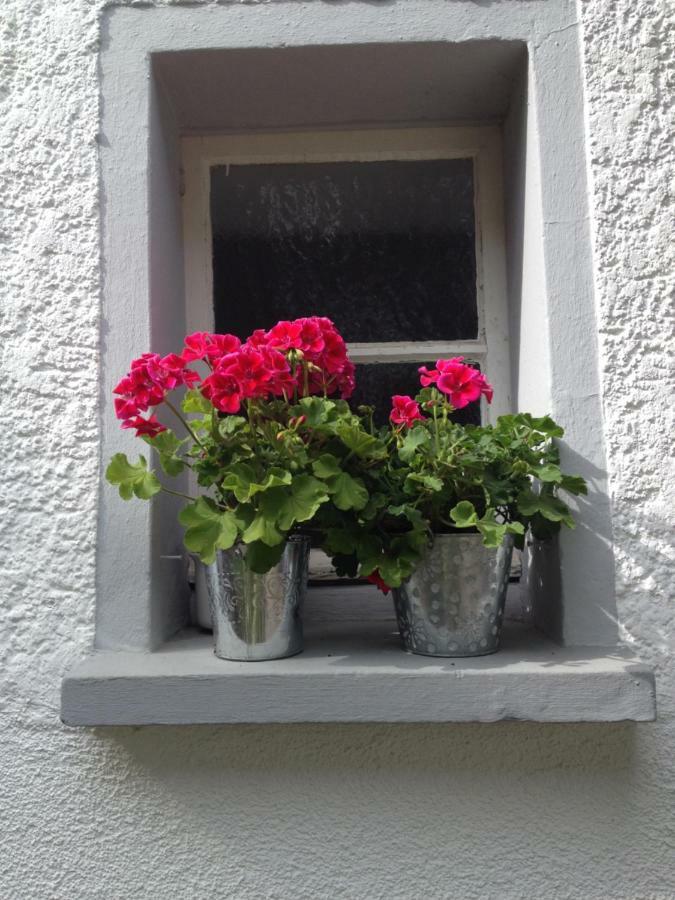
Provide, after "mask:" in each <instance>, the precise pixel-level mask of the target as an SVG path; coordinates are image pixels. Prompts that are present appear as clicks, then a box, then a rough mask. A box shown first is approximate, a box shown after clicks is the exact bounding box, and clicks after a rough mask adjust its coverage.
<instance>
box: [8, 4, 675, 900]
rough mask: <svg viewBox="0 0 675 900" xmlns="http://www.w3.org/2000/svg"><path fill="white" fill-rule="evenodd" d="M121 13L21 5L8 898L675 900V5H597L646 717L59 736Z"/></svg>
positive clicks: (599, 142) (592, 65)
mask: <svg viewBox="0 0 675 900" xmlns="http://www.w3.org/2000/svg"><path fill="white" fill-rule="evenodd" d="M510 2H515V0H510ZM146 5H148V4H146ZM102 6H103V3H102V2H99V0H2V2H1V3H0V65H1V66H2V76H1V77H0V197H1V198H2V204H1V205H2V207H3V211H2V215H3V221H2V225H0V248H1V251H2V270H1V272H0V285H1V287H0V311H1V315H2V320H1V324H0V329H1V331H0V353H1V354H2V382H1V383H2V391H1V393H0V402H2V406H3V410H2V418H1V420H0V421H2V423H3V424H2V428H1V430H0V440H1V441H2V455H1V457H0V459H2V465H1V466H0V484H1V485H2V506H1V509H2V529H1V533H0V567H1V569H2V573H1V574H2V581H1V582H0V583H1V584H2V589H1V593H2V607H3V615H2V617H1V619H0V629H1V633H0V654H1V665H2V674H3V685H2V690H1V691H0V723H1V726H2V727H1V728H0V826H1V827H0V897H1V898H3V900H4V898H8V900H35V898H40V900H41V898H57V900H61V898H64V900H66V898H67V900H82V898H84V900H90V898H102V900H103V898H105V900H108V898H110V900H126V898H133V900H137V898H153V900H154V898H158V900H160V898H161V900H164V898H171V900H173V898H179V900H182V898H201V897H212V896H213V897H216V896H217V897H228V898H230V897H231V898H237V900H239V898H241V900H248V898H261V897H269V898H283V900H287V898H326V900H328V898H330V900H333V898H339V897H344V898H368V900H370V898H380V897H382V898H387V900H390V898H392V900H393V898H405V900H413V898H418V897H420V898H425V900H427V898H446V897H457V898H460V900H465V898H466V900H472V898H477V900H478V898H480V900H486V898H499V900H508V898H539V897H546V898H574V900H577V898H578V900H593V898H597V900H618V898H635V900H647V898H674V897H675V817H674V816H673V804H674V802H675V768H674V764H673V760H674V758H675V720H674V713H675V700H673V691H674V689H675V678H674V676H673V657H674V656H675V632H674V631H673V620H674V610H675V606H674V605H673V596H672V593H671V595H670V596H669V591H672V587H671V584H672V580H673V559H672V553H673V548H672V540H671V541H670V542H669V540H668V533H667V530H668V528H671V539H672V509H673V501H674V500H675V498H674V497H673V491H672V481H673V471H672V464H671V465H670V468H669V463H668V453H669V452H670V448H671V442H672V437H670V438H669V436H668V434H667V421H668V418H669V416H670V424H671V430H672V415H671V414H670V413H669V412H668V410H669V409H670V408H672V391H673V381H672V370H671V371H670V372H669V370H668V356H667V349H668V340H669V334H671V333H672V329H673V322H672V287H673V284H672V276H671V277H670V280H669V275H668V271H669V269H670V270H671V271H672V263H673V258H672V253H671V249H670V235H669V231H670V230H671V229H672V224H673V223H672V195H669V193H668V191H669V178H672V175H673V155H672V147H671V146H670V145H669V137H670V138H671V139H672V135H669V129H672V124H673V123H672V121H669V117H670V113H669V108H668V95H669V87H670V89H671V90H672V81H673V69H672V56H673V51H674V50H675V47H674V41H673V36H672V34H673V32H672V31H671V34H670V35H668V33H667V28H666V26H667V22H666V18H667V14H668V13H669V14H670V17H671V22H670V26H671V29H672V28H673V27H674V26H675V8H674V7H673V2H672V0H661V2H653V0H587V2H585V3H583V4H582V7H581V14H582V17H583V24H584V33H585V38H584V41H585V48H584V49H585V56H586V70H587V71H586V82H587V102H588V122H589V133H590V157H591V159H590V164H591V174H592V179H593V184H594V196H593V205H594V229H595V242H596V243H595V251H596V272H597V288H598V304H599V308H600V319H601V323H602V335H601V338H602V353H603V361H602V374H603V388H604V392H605V407H606V420H607V421H606V427H607V430H608V443H609V451H610V471H611V476H612V485H613V498H614V504H615V516H616V542H617V560H618V591H619V611H620V617H621V621H622V623H623V626H624V627H625V634H626V636H627V637H628V639H630V640H632V641H634V642H635V644H636V646H637V648H638V649H639V651H640V652H641V653H642V654H643V655H644V656H645V657H646V658H648V659H649V660H651V661H652V662H653V663H654V664H655V665H656V666H657V668H658V686H659V702H660V717H659V721H658V723H657V724H655V725H645V726H641V727H639V728H634V727H630V726H624V725H616V726H610V727H607V726H578V727H570V726H546V727H542V726H534V725H498V726H462V727H457V726H447V727H438V726H434V727H427V726H417V727H410V728H405V727H391V728H389V727H382V726H377V727H373V726H353V727H352V726H348V727H339V728H338V727H326V726H320V727H319V726H317V727H277V728H272V727H265V728H258V727H246V728H233V727H223V728H205V727H203V728H192V729H188V728H183V729H164V730H160V729H151V728H148V729H140V730H134V729H121V730H116V731H114V732H106V731H104V730H100V731H98V732H93V733H92V732H88V731H76V730H68V729H65V728H63V727H62V726H60V724H59V722H58V714H57V710H58V705H59V686H60V685H59V681H60V676H61V674H62V672H63V671H64V670H65V669H66V668H67V667H68V666H69V665H70V664H71V663H72V662H74V661H75V660H76V659H78V658H80V657H81V656H82V655H83V654H84V653H85V652H86V651H87V650H88V648H89V647H90V645H91V641H92V637H93V610H94V540H95V537H94V536H95V532H96V514H97V478H98V471H97V447H98V444H97V441H98V434H97V424H96V409H97V390H98V388H97V385H98V372H97V364H98V340H99V321H98V317H99V279H100V270H99V262H98V253H99V246H98V239H99V236H98V222H99V208H98V203H99V200H98V195H97V156H96V146H97V145H96V132H97V121H98V86H97V67H96V53H97V35H98V17H99V15H100V12H101V8H102ZM451 6H452V3H451V2H449V3H448V8H449V10H450V9H451ZM353 8H354V6H353V4H345V9H344V12H345V15H349V14H350V9H353ZM669 66H670V69H669ZM669 80H670V85H669ZM669 317H670V318H669ZM672 349H673V348H672V342H671V345H670V350H671V351H672ZM583 364H584V361H583V360H580V361H579V365H583ZM669 379H670V380H669ZM592 424H593V423H589V427H592ZM669 491H670V494H669V497H668V496H667V495H668V492H669ZM669 554H670V555H669Z"/></svg>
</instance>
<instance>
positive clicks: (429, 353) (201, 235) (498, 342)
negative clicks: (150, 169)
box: [181, 125, 512, 423]
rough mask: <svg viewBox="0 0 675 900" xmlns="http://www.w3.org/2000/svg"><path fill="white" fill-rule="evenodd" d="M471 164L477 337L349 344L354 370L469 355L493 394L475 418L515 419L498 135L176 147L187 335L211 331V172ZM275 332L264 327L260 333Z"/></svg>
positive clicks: (491, 129)
mask: <svg viewBox="0 0 675 900" xmlns="http://www.w3.org/2000/svg"><path fill="white" fill-rule="evenodd" d="M457 158H464V159H466V158H471V159H472V160H473V163H474V212H475V232H476V248H475V249H476V305H477V312H478V337H477V338H476V339H475V340H461V341H397V342H378V343H362V342H356V343H354V342H353V343H350V344H349V353H350V356H351V358H352V360H353V362H354V363H378V362H392V363H393V362H414V361H419V362H420V363H422V362H427V361H429V360H435V359H439V358H442V357H450V356H460V355H461V356H466V357H468V358H470V359H472V360H476V361H477V362H478V363H479V364H480V366H481V370H482V371H483V372H484V373H485V375H486V377H487V379H488V380H489V381H490V382H491V383H492V384H494V385H495V387H496V391H495V398H494V402H493V403H492V404H486V403H485V400H484V399H483V400H482V401H481V403H482V409H481V419H482V421H483V422H488V423H491V422H494V421H495V419H496V418H497V416H499V415H502V414H504V413H508V412H511V411H512V405H511V402H512V401H511V369H510V354H509V327H508V296H507V279H506V245H505V230H504V214H503V184H502V146H501V132H500V129H499V128H498V127H497V126H493V125H485V126H474V127H464V126H459V127H458V126H437V127H431V128H427V127H425V128H387V129H374V128H373V129H362V130H339V131H338V130H330V131H328V130H326V131H320V130H316V131H288V132H252V133H248V134H220V135H206V136H194V135H188V136H184V137H182V138H181V195H182V208H183V248H184V271H185V307H186V324H187V328H188V332H192V331H213V330H214V308H213V264H212V228H211V216H210V202H209V201H210V169H211V168H212V167H213V166H236V165H255V164H274V163H280V164H281V163H310V164H311V163H321V162H324V163H325V162H378V161H385V160H434V159H457ZM270 324H272V323H264V322H261V325H262V326H265V325H270Z"/></svg>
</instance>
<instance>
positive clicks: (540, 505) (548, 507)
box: [516, 491, 574, 528]
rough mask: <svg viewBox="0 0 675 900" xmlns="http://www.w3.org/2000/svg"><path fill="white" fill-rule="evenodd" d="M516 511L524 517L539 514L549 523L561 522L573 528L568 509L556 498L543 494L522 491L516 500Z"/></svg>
mask: <svg viewBox="0 0 675 900" xmlns="http://www.w3.org/2000/svg"><path fill="white" fill-rule="evenodd" d="M516 502H517V506H518V510H519V511H520V512H521V513H522V514H523V515H524V516H533V515H536V514H537V513H539V515H541V516H543V517H544V518H545V519H548V520H549V522H561V523H562V524H563V525H566V526H567V527H568V528H574V519H573V518H572V515H571V513H570V511H569V508H568V507H567V506H566V504H564V503H563V502H562V500H560V499H559V498H558V497H554V496H553V494H550V493H546V492H543V491H542V493H541V494H535V493H534V492H533V491H522V492H521V493H520V494H518V498H517V501H516Z"/></svg>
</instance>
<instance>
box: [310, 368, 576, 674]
mask: <svg viewBox="0 0 675 900" xmlns="http://www.w3.org/2000/svg"><path fill="white" fill-rule="evenodd" d="M420 381H421V386H422V389H421V390H420V392H419V394H418V395H417V397H416V398H414V399H413V398H412V397H409V396H401V395H395V396H394V397H393V398H392V402H393V409H392V411H391V414H390V425H389V428H388V429H383V430H381V431H380V432H379V433H377V434H373V439H374V440H375V441H376V443H377V446H380V445H381V446H384V447H385V448H386V454H387V455H386V459H387V461H386V464H384V465H382V464H377V465H372V464H371V462H370V461H369V460H368V459H364V458H363V457H362V458H360V459H359V460H356V461H354V460H348V463H352V465H353V464H354V462H356V463H357V465H356V470H357V472H358V477H361V478H362V480H363V481H364V484H365V485H366V489H367V490H368V492H369V495H370V501H369V504H368V505H367V506H366V507H365V508H364V509H362V510H359V511H356V510H350V511H348V512H346V513H342V514H339V511H336V510H334V509H333V510H326V513H325V515H322V517H321V518H322V520H326V519H328V520H329V521H328V525H327V527H326V528H325V533H324V545H325V547H326V549H327V550H328V552H329V553H331V554H332V555H333V558H334V561H335V563H336V566H337V567H338V569H340V570H341V571H343V572H344V573H348V574H355V573H356V572H358V573H359V574H360V575H362V576H365V577H367V578H368V579H369V580H371V581H372V582H374V583H375V584H377V585H378V586H379V587H380V588H381V589H382V590H384V591H388V590H389V589H390V588H391V589H392V590H393V595H394V603H395V607H396V613H397V618H398V622H399V627H400V631H401V636H402V638H403V642H404V645H405V647H406V649H407V650H409V651H411V652H413V653H420V654H424V655H432V656H475V655H483V654H486V653H492V652H494V651H495V650H497V649H498V646H499V637H500V630H501V622H502V618H503V610H504V600H505V595H506V587H507V584H508V579H509V571H510V562H511V553H512V549H513V546H514V545H516V546H522V545H523V540H524V535H525V533H526V531H527V530H528V529H529V530H530V532H531V533H532V535H533V536H534V537H535V538H537V539H548V538H550V537H552V535H553V534H555V533H556V532H557V531H558V530H559V528H560V526H561V525H564V526H566V527H568V528H572V527H574V521H573V519H572V515H571V513H570V510H569V508H568V507H567V505H566V504H565V502H564V501H563V500H562V499H561V497H560V496H559V492H560V491H566V492H568V493H571V494H581V493H585V492H586V484H585V482H584V480H583V479H582V478H580V477H578V476H572V475H566V474H564V473H563V472H562V471H561V469H560V459H559V453H558V448H557V447H556V445H555V443H554V439H555V438H557V437H561V436H562V434H563V430H562V428H560V427H559V426H558V425H556V423H555V422H553V420H552V419H551V418H550V417H548V416H544V417H541V418H534V417H533V416H531V415H528V414H526V413H520V414H517V415H507V416H501V417H500V418H499V419H498V420H497V422H496V423H495V425H485V426H473V425H460V424H457V423H455V422H453V420H452V418H451V415H452V413H453V412H454V411H455V410H457V409H462V408H463V407H465V406H467V405H468V404H469V403H475V402H477V401H478V400H479V399H480V398H481V397H485V398H486V400H487V402H491V400H492V393H493V392H492V387H491V386H490V385H489V384H488V382H487V381H486V379H485V377H484V376H483V375H482V374H481V373H480V371H478V370H477V369H476V368H475V367H473V366H470V365H468V364H466V363H465V361H464V359H463V358H462V357H457V358H455V359H449V360H439V361H438V362H437V364H436V368H435V369H432V370H430V371H429V370H427V369H426V368H424V367H422V368H421V369H420Z"/></svg>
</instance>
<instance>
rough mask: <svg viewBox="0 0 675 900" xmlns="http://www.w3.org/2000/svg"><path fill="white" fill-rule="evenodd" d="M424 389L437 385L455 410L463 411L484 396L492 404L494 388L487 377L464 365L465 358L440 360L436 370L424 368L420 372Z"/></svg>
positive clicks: (457, 357)
mask: <svg viewBox="0 0 675 900" xmlns="http://www.w3.org/2000/svg"><path fill="white" fill-rule="evenodd" d="M419 372H420V382H421V384H422V386H423V387H429V385H431V384H433V385H435V386H436V387H437V388H438V390H439V391H442V392H443V393H444V394H447V396H448V397H449V399H450V402H451V403H452V405H453V406H454V407H455V409H463V408H464V407H465V406H468V405H469V403H473V402H474V400H478V399H479V398H480V396H481V394H484V395H485V397H486V399H487V401H488V403H492V394H493V391H492V386H491V385H490V384H489V383H488V382H487V380H486V378H485V376H484V375H483V374H481V372H479V371H478V370H477V369H474V368H473V367H472V366H467V365H465V364H464V357H463V356H456V357H455V358H454V359H439V360H438V361H437V363H436V368H435V369H427V368H426V366H422V367H421V368H420V370H419Z"/></svg>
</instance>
